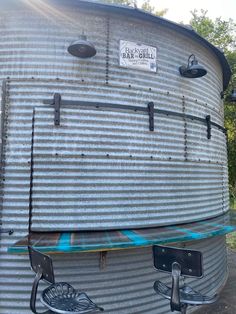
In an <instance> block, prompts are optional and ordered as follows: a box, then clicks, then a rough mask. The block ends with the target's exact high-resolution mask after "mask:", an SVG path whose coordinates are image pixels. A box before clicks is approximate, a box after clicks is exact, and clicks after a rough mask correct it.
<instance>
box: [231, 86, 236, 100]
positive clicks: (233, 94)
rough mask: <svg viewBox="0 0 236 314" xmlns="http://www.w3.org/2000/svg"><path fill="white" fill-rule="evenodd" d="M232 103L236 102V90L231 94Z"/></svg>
mask: <svg viewBox="0 0 236 314" xmlns="http://www.w3.org/2000/svg"><path fill="white" fill-rule="evenodd" d="M230 101H231V102H236V88H234V89H233V90H232V92H231V95H230Z"/></svg>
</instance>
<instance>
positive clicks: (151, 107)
mask: <svg viewBox="0 0 236 314" xmlns="http://www.w3.org/2000/svg"><path fill="white" fill-rule="evenodd" d="M148 114H149V130H150V131H154V103H153V102H150V103H149V104H148Z"/></svg>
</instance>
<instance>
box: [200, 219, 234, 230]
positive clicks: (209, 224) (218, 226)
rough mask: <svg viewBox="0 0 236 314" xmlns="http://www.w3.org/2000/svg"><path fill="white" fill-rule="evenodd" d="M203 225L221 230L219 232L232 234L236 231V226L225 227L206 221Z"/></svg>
mask: <svg viewBox="0 0 236 314" xmlns="http://www.w3.org/2000/svg"><path fill="white" fill-rule="evenodd" d="M202 224H204V225H208V226H213V227H216V228H219V230H217V231H218V232H226V233H230V232H233V231H235V230H236V226H229V225H226V226H224V225H219V224H216V223H213V222H212V223H211V222H205V221H203V222H202Z"/></svg>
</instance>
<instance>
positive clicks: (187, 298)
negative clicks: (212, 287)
mask: <svg viewBox="0 0 236 314" xmlns="http://www.w3.org/2000/svg"><path fill="white" fill-rule="evenodd" d="M154 290H155V291H156V293H157V294H160V295H162V296H163V297H164V298H166V299H168V300H171V294H172V287H171V288H170V287H168V286H167V285H165V284H164V283H163V282H161V281H156V282H155V283H154ZM179 297H180V303H181V304H188V305H203V304H211V303H213V302H215V301H216V299H217V298H216V296H215V295H214V296H211V297H209V296H206V295H202V294H201V293H199V292H197V291H195V290H193V289H192V288H191V287H189V286H183V287H182V288H180V289H179Z"/></svg>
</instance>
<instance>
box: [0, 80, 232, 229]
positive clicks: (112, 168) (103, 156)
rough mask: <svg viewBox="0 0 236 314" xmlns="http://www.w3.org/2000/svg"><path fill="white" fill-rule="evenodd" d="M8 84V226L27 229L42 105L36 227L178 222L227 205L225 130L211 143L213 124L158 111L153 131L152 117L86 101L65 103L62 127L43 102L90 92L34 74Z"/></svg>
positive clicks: (35, 188)
mask: <svg viewBox="0 0 236 314" xmlns="http://www.w3.org/2000/svg"><path fill="white" fill-rule="evenodd" d="M48 85H49V86H48ZM7 86H8V87H7V94H8V100H7V103H6V114H7V115H8V117H7V124H6V134H5V137H6V138H5V140H6V145H5V146H4V151H5V152H4V158H3V159H4V161H5V164H4V196H3V219H2V221H3V223H4V224H6V223H8V222H9V218H10V217H13V219H14V220H15V215H16V214H17V215H19V214H20V217H19V219H20V220H21V221H24V225H22V227H21V228H22V229H23V230H27V224H28V208H29V187H30V163H31V138H32V117H33V109H34V108H35V134H34V142H35V144H34V154H33V155H34V173H33V184H34V185H33V229H34V230H65V229H70V230H72V229H75V230H78V229H80V230H82V229H92V230H94V229H104V228H106V229H112V228H127V227H143V226H154V225H165V224H175V223H181V222H187V221H194V220H199V219H204V218H208V217H212V216H216V215H219V214H221V213H223V212H224V211H226V210H227V208H228V194H227V184H226V182H225V181H226V178H227V160H226V144H225V135H224V134H223V132H222V131H220V130H218V129H217V128H215V127H214V128H212V138H211V140H208V139H207V136H206V135H207V134H206V126H204V125H203V126H202V125H201V124H200V125H199V123H197V122H192V121H191V122H184V121H183V119H182V118H177V117H170V116H162V115H158V116H156V117H155V124H156V131H155V132H150V131H149V125H148V115H147V114H144V113H138V112H137V113H130V112H129V111H125V110H123V111H117V110H115V111H114V110H101V109H88V108H81V107H73V108H69V107H63V108H62V109H61V125H60V126H59V127H55V126H54V116H53V115H54V109H53V106H51V107H50V105H49V106H47V105H44V104H43V99H50V98H51V97H52V95H51V91H52V90H54V91H60V92H61V93H62V95H63V97H64V98H65V99H71V98H72V97H73V98H74V99H83V98H84V89H83V88H82V87H81V86H79V87H78V85H77V84H75V85H73V84H72V83H69V84H68V83H67V82H64V81H63V82H57V81H54V82H50V83H49V82H47V81H42V80H40V81H39V80H35V79H31V80H25V81H22V80H13V81H8V83H7ZM91 88H92V86H91ZM104 94H105V91H104ZM97 95H99V93H98V92H97ZM92 96H93V97H94V98H95V99H96V98H98V96H97V97H96V95H94V94H93V95H92ZM143 103H144V104H145V102H144V101H143ZM185 104H186V106H187V104H188V103H187V102H185ZM184 124H186V125H187V127H186V130H185V128H184ZM185 134H187V141H186V138H185ZM55 212H56V213H57V215H55V214H54V213H55ZM176 212H178V215H176ZM12 228H15V227H14V226H12Z"/></svg>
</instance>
